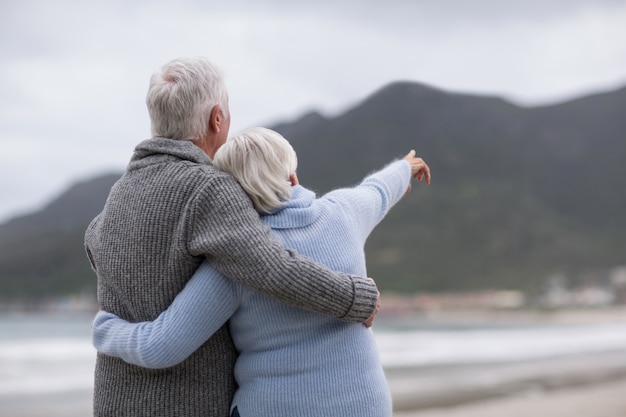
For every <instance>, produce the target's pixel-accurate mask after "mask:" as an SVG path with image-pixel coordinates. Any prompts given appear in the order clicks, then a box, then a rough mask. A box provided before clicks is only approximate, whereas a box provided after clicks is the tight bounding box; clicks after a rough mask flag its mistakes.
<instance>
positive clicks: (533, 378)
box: [386, 351, 626, 415]
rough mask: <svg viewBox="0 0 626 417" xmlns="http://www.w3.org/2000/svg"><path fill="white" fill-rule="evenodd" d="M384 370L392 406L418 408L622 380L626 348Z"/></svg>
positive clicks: (402, 409)
mask: <svg viewBox="0 0 626 417" xmlns="http://www.w3.org/2000/svg"><path fill="white" fill-rule="evenodd" d="M386 374H387V378H388V381H389V386H390V389H391V392H392V396H393V399H394V412H396V413H405V412H409V411H411V412H416V411H420V410H426V409H432V408H450V407H457V406H462V405H466V404H470V403H476V402H484V401H490V400H492V399H498V398H504V397H511V396H520V395H522V396H524V395H531V394H539V393H541V394H545V395H549V394H551V393H553V392H558V391H560V390H567V389H571V388H575V387H578V388H581V389H582V388H585V387H592V386H594V385H597V384H603V383H611V382H613V381H626V352H622V351H617V352H609V353H607V352H603V353H598V354H593V355H589V354H586V355H572V356H565V357H556V358H551V359H542V360H537V361H525V362H513V363H499V364H487V365H466V366H448V367H430V368H429V367H423V368H418V369H415V368H414V369H406V368H405V369H395V370H394V369H390V370H387V371H386ZM624 415H626V414H624Z"/></svg>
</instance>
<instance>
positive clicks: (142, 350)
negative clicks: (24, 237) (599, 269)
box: [85, 58, 430, 417]
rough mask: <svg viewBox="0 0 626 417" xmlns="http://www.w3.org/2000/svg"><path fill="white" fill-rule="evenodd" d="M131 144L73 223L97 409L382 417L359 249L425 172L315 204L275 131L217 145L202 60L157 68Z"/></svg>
mask: <svg viewBox="0 0 626 417" xmlns="http://www.w3.org/2000/svg"><path fill="white" fill-rule="evenodd" d="M146 102H147V106H148V111H149V114H150V120H151V129H152V136H153V137H152V138H151V139H148V140H145V141H143V142H141V143H139V144H138V145H137V147H136V148H135V151H134V153H133V155H132V158H131V160H130V163H129V164H128V167H127V170H126V172H125V173H124V175H123V176H122V177H121V178H120V180H119V181H118V182H117V183H116V184H115V185H114V186H113V187H112V189H111V192H110V195H109V197H108V199H107V201H106V203H105V206H104V208H103V210H102V212H101V213H100V214H99V215H98V216H97V217H96V218H95V219H94V220H93V221H92V222H91V224H90V225H89V228H88V229H87V231H86V234H85V248H86V252H87V256H88V258H89V261H90V263H91V266H92V268H93V269H94V271H95V272H96V274H97V277H98V301H99V304H100V307H101V311H100V312H99V313H98V314H97V316H96V318H95V320H94V323H93V342H94V345H95V346H96V348H97V349H98V357H97V361H96V370H95V390H94V415H95V416H115V417H121V416H133V417H136V416H150V417H158V416H167V417H172V416H179V417H183V416H184V417H188V416H189V417H192V416H203V417H206V416H216V417H227V416H241V417H252V416H254V417H263V416H273V417H276V416H290V417H291V416H317V417H321V416H330V415H341V416H353V417H389V416H391V397H390V394H389V390H388V387H387V383H386V380H385V376H384V374H383V370H382V366H381V364H380V361H379V359H378V354H377V352H376V347H375V344H374V340H373V336H372V333H371V329H370V328H369V327H370V326H371V325H372V322H373V320H374V317H375V315H376V313H377V311H378V307H379V293H378V290H377V287H376V284H375V283H374V281H373V280H372V279H370V278H368V277H367V273H366V269H365V255H364V244H365V241H366V239H367V237H368V235H369V234H370V233H371V231H372V230H373V229H374V227H375V226H376V225H377V224H378V223H379V222H380V221H381V220H382V219H383V217H384V216H385V214H386V213H387V212H388V210H389V209H390V208H391V207H392V206H393V205H394V204H395V203H396V202H398V201H399V200H400V199H401V197H402V196H403V195H404V194H405V193H406V192H408V191H409V190H410V182H411V178H416V179H417V180H420V181H421V180H422V179H424V180H425V182H426V183H430V171H429V168H428V166H427V165H426V164H425V163H424V161H423V160H422V159H421V158H417V157H415V152H414V151H411V152H409V153H408V154H407V155H406V156H405V157H404V158H401V159H398V160H396V161H393V162H391V163H390V164H389V165H387V166H386V167H384V168H383V169H381V170H380V171H378V172H375V173H374V174H371V175H369V176H367V177H366V178H365V179H364V180H363V181H362V182H361V183H360V184H359V185H357V186H355V187H352V188H345V189H339V190H335V191H332V192H330V193H328V194H326V195H324V196H323V197H320V198H317V197H316V196H315V194H314V193H313V192H312V191H309V190H307V189H306V188H304V187H302V186H301V185H299V183H298V177H297V175H296V168H297V157H296V154H295V152H294V150H293V148H292V147H291V146H290V144H289V142H287V140H285V139H284V138H283V137H282V136H281V135H279V134H278V133H277V132H274V131H271V130H269V129H263V128H254V129H248V130H245V131H243V132H241V133H240V134H238V135H236V136H234V137H233V138H231V139H230V140H228V141H227V140H226V139H227V137H228V131H229V127H230V112H229V109H228V94H227V90H226V87H225V84H224V80H223V76H222V74H221V72H220V70H219V69H218V68H217V67H216V66H215V65H213V64H212V63H211V62H210V61H208V60H206V59H204V58H195V59H177V60H173V61H171V62H169V63H168V64H166V65H165V66H164V67H163V68H162V69H161V70H160V71H158V72H156V73H155V74H154V75H153V76H152V78H151V80H150V86H149V90H148V95H147V99H146Z"/></svg>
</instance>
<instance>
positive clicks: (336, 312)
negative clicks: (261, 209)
mask: <svg viewBox="0 0 626 417" xmlns="http://www.w3.org/2000/svg"><path fill="white" fill-rule="evenodd" d="M186 214H187V215H188V216H190V219H189V221H188V222H187V223H188V224H189V230H188V233H189V236H188V238H187V239H186V241H185V242H186V243H187V245H188V246H187V247H188V250H189V253H190V255H192V256H205V257H206V259H207V260H208V261H209V262H210V263H211V265H212V266H214V267H215V268H216V269H218V270H219V271H220V272H222V273H223V274H224V275H226V276H227V277H229V278H231V279H233V280H235V281H236V282H239V283H241V284H243V285H245V286H247V287H249V288H251V289H253V290H255V291H257V292H259V293H261V294H264V295H266V296H268V297H270V298H273V299H275V300H277V301H280V302H283V303H286V304H288V305H291V306H294V307H299V308H302V309H305V310H309V311H313V312H316V313H320V314H324V315H328V316H333V317H337V318H340V319H343V320H346V321H356V322H363V321H365V320H367V319H368V318H369V317H370V316H371V315H372V313H373V312H374V310H375V308H376V302H377V299H378V290H377V287H376V284H375V283H374V281H373V280H371V279H369V278H367V277H358V276H353V275H348V274H344V273H339V272H334V271H332V270H330V269H329V268H327V267H325V266H323V265H320V264H317V263H315V262H313V261H312V260H311V259H309V258H307V257H304V256H302V255H299V254H297V253H295V252H293V251H290V250H286V249H285V248H284V246H283V245H282V243H280V242H279V241H278V240H277V239H276V238H275V237H273V235H272V234H271V231H270V229H269V228H268V227H267V226H266V225H264V224H263V223H262V222H261V220H260V218H259V215H258V213H257V212H256V211H255V210H254V208H253V207H252V203H251V201H250V199H249V198H248V196H247V195H246V194H245V192H244V191H243V189H242V188H241V186H239V184H238V183H237V182H236V180H235V179H234V178H232V177H231V176H229V175H226V174H222V175H216V176H215V177H214V178H212V179H211V180H210V181H208V183H207V184H206V185H205V186H204V187H202V188H201V189H199V190H198V193H197V195H196V199H195V201H194V204H192V206H191V207H190V208H189V210H187V213H186Z"/></svg>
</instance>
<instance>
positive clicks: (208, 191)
mask: <svg viewBox="0 0 626 417" xmlns="http://www.w3.org/2000/svg"><path fill="white" fill-rule="evenodd" d="M85 247H86V251H87V255H88V257H89V260H90V262H91V265H92V267H93V268H94V270H95V271H96V273H97V276H98V301H99V303H100V305H101V307H102V308H103V309H104V310H106V311H109V312H111V313H114V314H116V315H117V316H119V317H121V318H124V319H126V320H128V321H131V322H139V321H146V320H154V319H155V318H157V316H158V315H159V314H160V313H161V312H162V311H164V310H165V309H166V308H167V307H168V306H169V305H170V304H171V303H172V301H173V300H174V297H175V296H176V294H178V293H179V292H180V291H181V290H182V289H183V288H184V286H185V284H186V283H187V281H188V280H189V278H190V277H191V276H192V275H193V273H194V272H195V270H196V269H197V267H198V266H199V265H200V264H201V262H202V261H203V260H205V259H206V260H207V262H208V263H210V264H211V265H212V266H213V267H214V268H216V270H219V271H220V272H221V273H223V274H224V275H226V276H228V277H230V278H231V279H233V280H235V281H237V282H239V283H241V284H243V285H246V286H249V287H250V288H253V289H254V290H255V291H259V292H260V293H262V294H265V295H266V296H269V297H272V298H275V299H277V300H280V301H281V302H283V303H287V304H289V305H292V306H297V307H299V308H304V309H307V310H310V311H315V312H317V313H320V314H327V315H330V316H333V317H338V318H343V319H344V320H346V321H354V322H361V321H363V320H365V319H366V318H367V317H369V315H371V313H372V311H373V310H374V308H375V305H376V297H377V289H376V286H375V284H374V283H373V281H371V280H369V279H367V278H364V277H357V276H354V275H347V274H341V273H335V272H333V271H331V270H330V269H328V268H326V267H323V266H320V265H318V264H316V263H314V262H313V261H311V260H310V259H309V258H306V257H304V256H301V255H298V254H296V253H295V252H292V251H287V250H285V249H284V247H283V246H282V244H281V243H280V242H279V241H278V240H277V239H275V238H274V237H273V236H272V235H271V231H270V229H269V228H268V227H267V226H266V225H264V224H263V223H262V222H261V221H260V220H259V216H258V214H257V213H256V211H255V210H254V209H253V207H252V204H251V202H250V200H249V199H248V197H247V196H246V194H245V193H244V192H243V190H242V189H241V187H240V186H239V185H238V183H237V182H236V181H235V180H234V178H232V177H231V176H229V175H227V174H225V173H222V172H220V171H218V170H216V169H214V167H213V166H212V165H211V161H210V159H209V158H208V157H207V156H206V154H204V153H203V152H202V151H201V150H200V149H199V148H198V147H196V146H195V145H193V144H192V143H191V142H186V141H175V140H170V139H165V138H154V139H149V140H146V141H143V142H141V143H140V144H139V145H138V146H137V147H136V149H135V152H134V154H133V157H132V159H131V161H130V163H129V166H128V168H127V170H126V172H125V173H124V175H123V176H122V178H121V179H120V180H119V181H118V182H117V183H116V184H115V185H114V186H113V188H112V189H111V193H110V195H109V197H108V199H107V201H106V203H105V207H104V209H103V211H102V212H101V213H100V214H99V215H98V216H97V217H96V218H95V219H94V220H93V221H92V222H91V224H90V225H89V227H88V229H87V231H86V234H85ZM206 339H207V338H204V340H203V342H204V341H205V340H206ZM200 345H201V346H200ZM200 345H199V349H197V350H195V351H194V352H193V353H192V354H191V355H190V356H189V357H187V358H186V359H185V360H184V361H182V362H181V363H179V364H177V365H176V366H172V367H170V368H167V369H153V370H152V369H146V368H142V367H138V366H135V365H131V364H128V363H126V362H124V361H122V360H121V359H119V358H114V357H111V356H107V355H103V354H101V353H99V354H98V358H97V361H96V370H95V390H94V415H95V416H112V417H113V416H115V417H123V416H129V417H131V416H132V417H139V416H150V417H159V416H164V417H172V416H180V417H182V416H185V417H194V416H198V417H200V416H202V417H206V416H224V417H225V416H227V415H228V409H229V405H230V403H231V400H232V395H233V392H234V388H235V382H234V379H233V366H234V363H235V359H236V351H235V348H234V345H233V342H232V339H231V337H230V333H229V329H228V327H227V326H220V327H218V328H217V329H215V333H214V334H213V336H211V337H210V338H209V339H208V341H206V342H204V343H201V344H200Z"/></svg>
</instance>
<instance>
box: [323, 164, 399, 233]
mask: <svg viewBox="0 0 626 417" xmlns="http://www.w3.org/2000/svg"><path fill="white" fill-rule="evenodd" d="M410 182H411V166H410V165H409V163H408V162H407V161H405V160H403V159H400V160H397V161H394V162H392V163H390V164H389V165H387V166H386V167H384V168H383V169H381V170H380V171H377V172H375V173H373V174H370V175H368V176H367V177H365V179H364V180H363V181H362V182H361V183H360V184H359V185H357V186H356V187H353V188H344V189H339V190H335V191H331V192H329V193H328V194H326V195H325V196H324V197H323V198H324V199H328V200H330V201H333V202H335V203H337V204H340V205H341V206H342V207H343V210H344V212H345V213H346V217H347V218H348V219H349V220H350V221H351V224H352V225H353V227H354V228H355V230H359V231H360V233H361V238H362V240H363V242H365V240H366V239H367V237H368V236H369V234H370V233H371V232H372V230H374V228H375V227H376V225H377V224H378V223H380V222H381V220H382V219H383V218H384V217H385V215H386V214H387V213H388V212H389V210H390V209H391V207H393V206H394V205H395V204H396V203H397V202H398V201H400V199H401V198H402V196H404V193H405V192H406V190H407V188H408V186H409V184H410Z"/></svg>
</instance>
